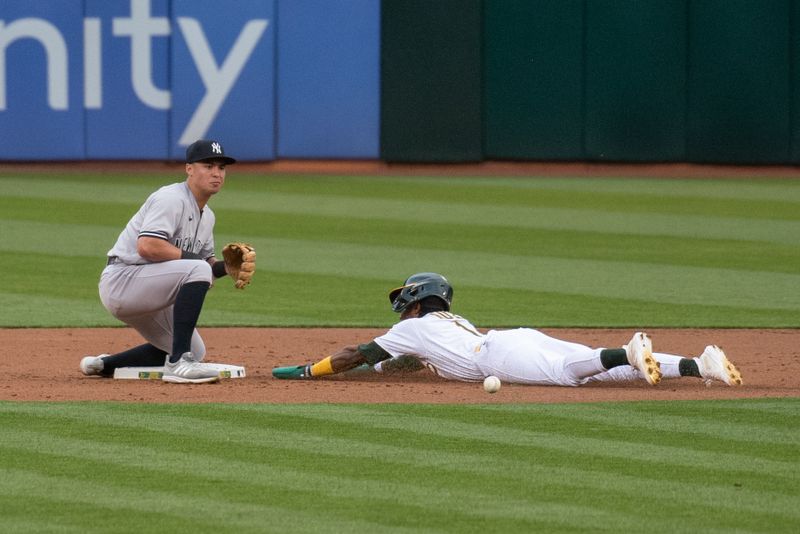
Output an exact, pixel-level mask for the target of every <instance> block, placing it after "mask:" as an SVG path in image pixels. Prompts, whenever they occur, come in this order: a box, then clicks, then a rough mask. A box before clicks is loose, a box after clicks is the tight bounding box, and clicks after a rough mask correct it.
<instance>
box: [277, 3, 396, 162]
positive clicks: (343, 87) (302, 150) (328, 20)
mask: <svg viewBox="0 0 800 534" xmlns="http://www.w3.org/2000/svg"><path fill="white" fill-rule="evenodd" d="M380 5H381V3H380V1H379V0H348V1H344V2H331V1H330V0H292V1H290V2H286V1H283V2H279V4H278V20H279V21H280V31H279V32H278V75H277V80H278V132H279V136H278V156H279V157H284V158H370V159H371V158H377V157H378V156H379V154H380V143H379V139H380V131H379V129H380V25H381V22H380Z"/></svg>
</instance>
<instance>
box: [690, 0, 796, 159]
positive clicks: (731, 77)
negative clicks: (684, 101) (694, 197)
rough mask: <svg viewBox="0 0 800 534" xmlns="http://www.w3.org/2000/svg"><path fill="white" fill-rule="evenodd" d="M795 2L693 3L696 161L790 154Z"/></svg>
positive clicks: (692, 98) (693, 142)
mask: <svg viewBox="0 0 800 534" xmlns="http://www.w3.org/2000/svg"><path fill="white" fill-rule="evenodd" d="M791 4H792V2H791V1H790V0H759V1H757V2H756V1H752V0H703V1H702V2H698V1H693V2H689V11H690V22H689V76H688V87H687V89H688V105H687V107H688V114H687V121H688V122H687V140H686V144H687V152H688V153H687V157H688V159H689V160H690V161H694V162H724V163H780V162H787V161H788V160H789V159H790V153H791V120H792V113H791V112H792V109H791V94H790V79H791V76H790V71H791V64H790V55H789V51H790V29H791V24H790V20H791V13H792V5H791Z"/></svg>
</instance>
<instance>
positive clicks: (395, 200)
mask: <svg viewBox="0 0 800 534" xmlns="http://www.w3.org/2000/svg"><path fill="white" fill-rule="evenodd" d="M179 170H180V169H178V171H179ZM180 179H181V177H180V173H179V172H176V174H175V176H174V177H172V178H170V177H164V176H151V175H99V174H90V175H85V176H83V175H78V174H65V175H63V176H52V175H51V176H35V175H12V174H4V175H0V252H2V254H0V276H1V277H2V279H3V284H2V285H0V302H2V303H3V306H0V327H23V326H37V327H52V326H58V327H60V326H63V327H72V326H119V324H118V323H117V322H116V321H115V320H114V319H112V318H111V317H110V316H109V315H108V314H107V312H106V311H105V310H104V309H103V308H102V305H101V304H100V302H99V298H98V297H97V279H98V276H99V273H100V271H101V270H102V268H103V266H104V257H105V254H106V251H107V250H108V249H109V248H111V246H112V245H113V243H114V241H115V240H116V237H117V235H118V234H119V232H120V231H121V230H122V228H123V226H124V225H125V223H126V222H127V220H128V219H129V218H130V217H131V215H133V213H134V212H135V211H136V210H137V209H138V207H139V206H140V204H141V203H142V202H143V201H144V199H145V198H146V196H147V195H148V194H149V193H150V192H152V191H153V190H155V189H156V188H157V187H159V186H160V185H164V184H166V183H170V182H172V181H178V180H180ZM211 206H212V207H213V209H214V211H215V212H216V214H217V232H216V237H217V248H218V249H220V248H221V246H222V244H224V243H225V242H227V241H229V240H234V239H235V240H247V241H250V242H252V243H253V244H254V245H255V246H256V249H257V250H258V260H259V261H258V271H257V274H256V277H255V278H254V283H253V284H252V286H250V287H249V288H248V289H247V290H246V291H243V292H236V291H234V290H233V289H230V288H227V287H220V288H215V289H214V290H213V291H211V292H210V293H209V296H208V298H207V301H206V306H205V309H204V311H203V315H202V316H201V326H211V325H217V326H232V325H249V326H278V325H281V326H283V325H286V326H307V325H308V326H389V325H390V324H392V322H393V321H394V320H395V319H396V316H395V315H394V314H393V313H392V312H391V311H390V310H389V306H388V300H387V298H386V294H387V291H388V289H390V288H392V287H395V286H397V285H398V284H399V283H400V282H402V280H403V279H404V278H405V277H406V276H408V275H409V274H412V273H414V272H418V271H425V270H434V271H438V272H441V273H442V274H445V275H446V276H448V278H449V279H450V281H451V282H452V283H453V285H454V286H455V289H456V292H455V299H454V310H455V311H457V312H458V313H461V314H463V315H465V316H466V317H468V318H470V319H471V320H472V321H473V322H474V323H475V324H477V325H479V326H535V327H552V326H591V327H606V326H608V327H623V326H624V327H656V326H671V327H796V326H797V324H798V317H800V314H799V313H800V292H798V288H800V271H798V265H800V247H798V243H799V240H800V238H799V237H798V236H800V180H793V179H777V180H764V179H756V178H754V179H752V180H746V179H736V180H644V179H641V180H640V179H633V178H631V179H612V178H536V179H524V178H435V179H432V178H423V177H413V178H412V177H334V176H329V177H325V176H272V177H267V176H249V175H237V173H236V172H235V167H232V168H231V171H230V173H229V177H228V183H227V184H226V186H225V188H224V190H223V191H222V193H220V194H219V195H218V196H217V197H216V198H214V199H212V203H211ZM223 283H224V282H223ZM3 357H4V358H7V357H9V356H8V355H6V354H4V356H3ZM799 403H800V400H799V399H798V398H790V399H760V400H738V401H709V402H699V401H693V402H658V403H645V402H641V403H634V402H628V403H598V404H578V405H435V406H434V405H355V404H353V405H341V404H340V405H274V404H273V405H269V404H243V405H216V404H211V405H163V404H150V405H138V404H127V403H46V402H39V403H25V402H8V401H0V451H1V452H2V454H0V532H143V531H144V532H267V531H275V532H278V531H279V532H370V533H371V532H412V531H413V532H485V531H492V532H535V531H541V532H557V531H561V532H576V531H599V530H609V531H626V532H645V531H647V532H717V531H719V532H730V531H737V532H795V531H797V530H798V528H800V511H798V509H797V506H796V505H795V503H796V502H797V501H798V498H799V497H800V478H799V477H798V458H797V451H798V449H799V446H800V431H798V428H800V415H798V414H800V404H799Z"/></svg>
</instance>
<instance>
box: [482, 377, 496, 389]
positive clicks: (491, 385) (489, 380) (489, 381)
mask: <svg viewBox="0 0 800 534" xmlns="http://www.w3.org/2000/svg"><path fill="white" fill-rule="evenodd" d="M483 389H485V390H486V392H487V393H496V392H497V391H498V390H499V389H500V379H499V378H497V377H496V376H487V377H486V378H484V379H483Z"/></svg>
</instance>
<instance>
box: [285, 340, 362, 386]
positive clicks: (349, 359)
mask: <svg viewBox="0 0 800 534" xmlns="http://www.w3.org/2000/svg"><path fill="white" fill-rule="evenodd" d="M366 362H367V358H366V357H365V356H364V355H363V354H361V352H360V351H359V350H358V346H355V345H352V346H348V347H344V348H343V349H341V350H340V351H339V352H337V353H336V354H333V355H332V356H328V357H326V358H323V359H322V360H320V361H318V362H317V363H309V364H306V365H292V366H289V367H274V368H273V369H272V376H274V377H275V378H283V379H295V380H296V379H303V378H318V377H320V376H326V375H332V374H336V373H342V372H344V371H349V370H350V369H353V368H355V367H358V366H359V365H361V364H363V363H366Z"/></svg>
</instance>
